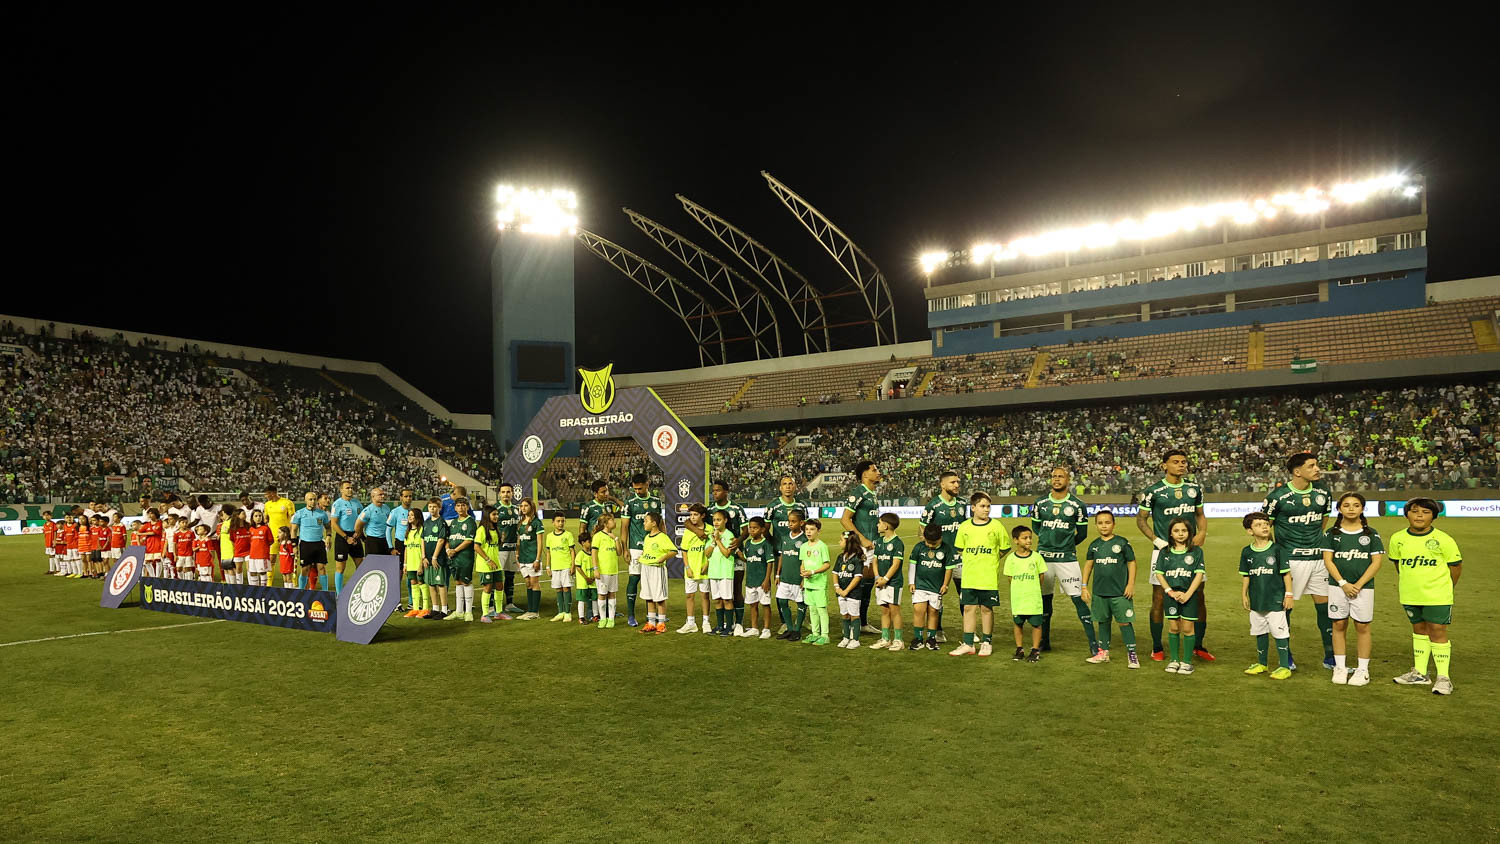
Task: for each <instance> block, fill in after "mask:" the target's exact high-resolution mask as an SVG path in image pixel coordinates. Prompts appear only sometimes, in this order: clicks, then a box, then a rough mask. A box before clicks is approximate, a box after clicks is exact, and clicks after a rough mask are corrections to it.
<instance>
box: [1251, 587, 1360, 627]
mask: <svg viewBox="0 0 1500 844" xmlns="http://www.w3.org/2000/svg"><path fill="white" fill-rule="evenodd" d="M1372 591H1373V590H1372ZM1263 633H1270V634H1271V638H1273V639H1285V638H1288V637H1289V636H1290V635H1291V634H1290V633H1288V632H1287V627H1286V611H1285V610H1272V611H1271V612H1256V611H1255V610H1251V611H1250V635H1251V636H1259V635H1261V634H1263Z"/></svg>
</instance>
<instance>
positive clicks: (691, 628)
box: [677, 621, 698, 633]
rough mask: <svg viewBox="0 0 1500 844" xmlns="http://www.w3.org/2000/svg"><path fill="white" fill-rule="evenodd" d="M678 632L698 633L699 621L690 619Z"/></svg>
mask: <svg viewBox="0 0 1500 844" xmlns="http://www.w3.org/2000/svg"><path fill="white" fill-rule="evenodd" d="M677 632H678V633H697V632H698V622H696V621H689V622H688V623H687V624H684V625H682V626H681V627H679V628H677Z"/></svg>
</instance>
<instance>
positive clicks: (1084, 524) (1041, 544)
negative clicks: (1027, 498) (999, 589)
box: [1031, 466, 1099, 656]
mask: <svg viewBox="0 0 1500 844" xmlns="http://www.w3.org/2000/svg"><path fill="white" fill-rule="evenodd" d="M1072 480H1073V474H1072V473H1071V472H1069V471H1068V470H1067V468H1065V467H1063V466H1055V467H1053V469H1052V474H1051V481H1050V484H1051V487H1052V489H1051V490H1050V491H1049V492H1048V493H1047V495H1046V497H1045V498H1038V499H1037V500H1036V502H1035V503H1033V504H1032V505H1031V530H1032V532H1033V533H1035V534H1036V544H1037V552H1038V553H1040V554H1041V555H1042V559H1044V560H1046V561H1047V577H1046V579H1045V580H1043V581H1042V651H1043V652H1046V651H1050V650H1052V593H1053V591H1054V590H1055V589H1056V588H1057V587H1058V586H1061V587H1062V590H1063V592H1064V593H1065V594H1066V595H1067V596H1068V597H1069V598H1072V599H1073V611H1074V612H1076V613H1078V621H1079V622H1080V623H1082V624H1083V635H1084V636H1085V637H1087V638H1088V641H1089V656H1093V655H1094V652H1095V651H1097V650H1098V649H1099V640H1098V639H1097V638H1096V637H1095V635H1094V619H1093V616H1092V615H1091V614H1090V613H1089V605H1088V604H1086V603H1084V600H1083V572H1082V571H1081V570H1080V569H1079V567H1078V545H1079V544H1080V543H1082V542H1083V541H1084V540H1085V539H1088V538H1089V520H1088V514H1087V512H1086V508H1085V507H1084V505H1083V500H1082V499H1080V498H1079V497H1078V496H1076V495H1074V494H1073V493H1071V492H1069V491H1068V489H1069V487H1070V486H1071V485H1072Z"/></svg>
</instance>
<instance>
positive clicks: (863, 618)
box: [858, 585, 871, 626]
mask: <svg viewBox="0 0 1500 844" xmlns="http://www.w3.org/2000/svg"><path fill="white" fill-rule="evenodd" d="M870 594H871V590H870V587H869V586H868V585H866V586H861V587H860V589H859V619H858V621H859V623H860V625H861V626H863V625H866V624H869V623H870Z"/></svg>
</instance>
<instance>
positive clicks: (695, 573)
mask: <svg viewBox="0 0 1500 844" xmlns="http://www.w3.org/2000/svg"><path fill="white" fill-rule="evenodd" d="M707 516H708V508H707V507H704V506H703V505H702V504H694V505H693V506H692V507H689V508H688V518H687V521H686V522H684V523H683V525H682V528H683V530H682V590H683V599H684V602H685V603H686V605H687V622H686V623H684V624H683V625H682V627H680V628H678V630H677V632H678V633H697V632H698V621H697V619H696V618H695V617H694V616H693V607H695V606H702V608H703V632H704V633H712V632H713V631H712V630H710V629H709V627H708V560H707V559H706V557H707V548H708V529H707V527H705V525H704V519H705V518H706V517H707ZM694 596H699V597H694Z"/></svg>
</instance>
